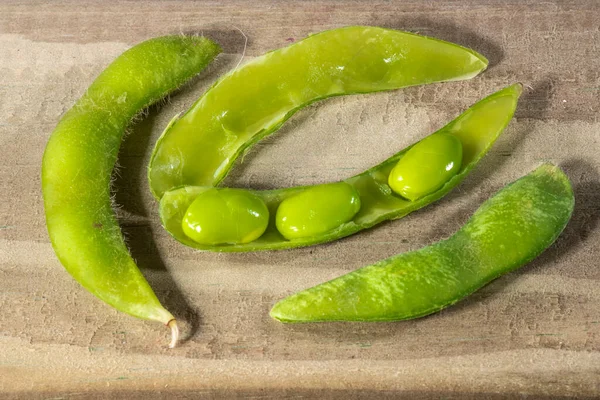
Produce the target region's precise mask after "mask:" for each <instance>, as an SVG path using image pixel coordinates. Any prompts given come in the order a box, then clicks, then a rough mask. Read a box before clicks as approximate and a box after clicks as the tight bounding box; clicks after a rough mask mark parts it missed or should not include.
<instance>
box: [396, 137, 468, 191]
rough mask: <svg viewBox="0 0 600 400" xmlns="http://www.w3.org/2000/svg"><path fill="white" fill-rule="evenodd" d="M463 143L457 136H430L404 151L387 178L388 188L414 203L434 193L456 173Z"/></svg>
mask: <svg viewBox="0 0 600 400" xmlns="http://www.w3.org/2000/svg"><path fill="white" fill-rule="evenodd" d="M461 164H462V144H461V143H460V140H459V139H458V138H457V137H456V136H452V135H446V134H441V135H439V134H438V135H431V136H429V137H427V138H426V139H423V140H421V141H420V142H419V143H417V144H416V145H414V146H413V147H412V148H411V149H410V150H409V151H407V152H406V154H405V155H404V157H402V158H401V159H400V160H399V161H398V164H396V166H395V167H394V169H392V172H391V173H390V176H389V178H388V184H389V185H390V188H392V190H393V191H394V192H396V193H397V194H399V195H400V196H402V197H404V198H406V199H409V200H411V201H415V200H417V199H419V198H421V197H423V196H425V195H428V194H429V193H433V192H435V191H436V190H438V189H439V188H441V187H442V186H444V183H446V182H448V181H449V180H450V178H452V177H453V176H454V175H456V174H457V173H458V171H459V170H460V166H461Z"/></svg>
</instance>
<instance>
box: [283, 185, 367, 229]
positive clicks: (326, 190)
mask: <svg viewBox="0 0 600 400" xmlns="http://www.w3.org/2000/svg"><path fill="white" fill-rule="evenodd" d="M358 210H360V195H359V194H358V191H357V190H356V189H355V188H354V187H353V186H352V185H349V184H347V183H346V182H337V183H329V184H326V185H317V186H313V187H311V188H308V189H306V190H304V191H302V192H300V193H298V194H296V195H294V196H291V197H288V198H287V199H285V200H283V201H282V202H281V204H280V205H279V207H278V208H277V214H276V217H275V223H276V226H277V230H278V231H279V233H281V234H282V235H283V237H285V238H286V239H288V240H293V239H298V238H305V237H313V236H316V235H322V234H324V233H326V232H329V231H331V230H332V229H335V228H338V227H339V226H340V225H342V224H344V223H346V222H348V221H350V220H351V219H352V218H353V217H354V216H355V215H356V213H357V212H358Z"/></svg>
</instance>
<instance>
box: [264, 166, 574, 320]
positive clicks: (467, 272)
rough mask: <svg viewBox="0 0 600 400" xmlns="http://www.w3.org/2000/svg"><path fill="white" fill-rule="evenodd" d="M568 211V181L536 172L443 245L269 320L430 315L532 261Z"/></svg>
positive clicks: (303, 295) (305, 296)
mask: <svg viewBox="0 0 600 400" xmlns="http://www.w3.org/2000/svg"><path fill="white" fill-rule="evenodd" d="M574 204H575V199H574V195H573V190H572V188H571V184H570V182H569V179H568V178H567V176H566V175H565V174H564V173H563V172H562V171H561V170H560V169H559V168H558V167H555V166H554V165H551V164H545V165H542V166H541V167H539V168H537V169H536V170H535V171H533V172H531V173H530V174H529V175H527V176H525V177H523V178H521V179H519V180H517V181H515V182H513V183H512V184H510V185H508V186H506V187H505V188H504V189H502V190H500V191H499V192H498V193H497V194H496V195H495V196H494V197H492V198H490V199H489V200H487V201H486V202H485V203H483V204H482V205H481V207H479V209H478V210H477V212H475V214H474V215H473V216H472V217H471V219H469V221H468V222H467V223H466V224H465V225H464V226H463V227H462V228H461V229H460V230H458V232H456V233H455V234H454V235H452V236H451V237H450V238H448V239H446V240H442V241H440V242H437V243H434V244H432V245H430V246H427V247H423V248H422V249H419V250H416V251H411V252H408V253H403V254H399V255H396V256H393V257H390V258H388V259H386V260H383V261H380V262H378V263H376V264H373V265H369V266H367V267H364V268H361V269H358V270H356V271H353V272H351V273H349V274H346V275H343V276H340V277H339V278H336V279H334V280H332V281H329V282H326V283H323V284H321V285H318V286H315V287H313V288H310V289H307V290H304V291H302V292H299V293H297V294H294V295H292V296H290V297H288V298H286V299H283V300H281V301H280V302H278V303H277V304H275V306H274V307H273V309H272V310H271V316H272V317H273V318H275V319H277V320H279V321H282V322H317V321H395V320H404V319H410V318H417V317H421V316H424V315H428V314H431V313H434V312H436V311H439V310H441V309H443V308H445V307H447V306H449V305H451V304H454V303H456V302H457V301H459V300H460V299H462V298H464V297H465V296H467V295H469V294H471V293H473V292H474V291H476V290H477V289H479V288H481V287H482V286H484V285H486V284H487V283H489V282H491V281H492V280H494V279H496V278H498V277H499V276H501V275H503V274H505V273H508V272H510V271H512V270H514V269H516V268H519V267H520V266H522V265H524V264H526V263H528V262H529V261H531V260H533V259H534V258H535V257H537V256H538V255H539V254H540V253H541V252H542V251H544V249H546V248H547V247H548V246H550V245H551V244H552V243H553V242H554V240H556V238H557V237H558V235H560V233H561V232H562V230H563V229H564V228H565V226H566V224H567V222H568V221H569V219H570V218H571V214H572V212H573V207H574Z"/></svg>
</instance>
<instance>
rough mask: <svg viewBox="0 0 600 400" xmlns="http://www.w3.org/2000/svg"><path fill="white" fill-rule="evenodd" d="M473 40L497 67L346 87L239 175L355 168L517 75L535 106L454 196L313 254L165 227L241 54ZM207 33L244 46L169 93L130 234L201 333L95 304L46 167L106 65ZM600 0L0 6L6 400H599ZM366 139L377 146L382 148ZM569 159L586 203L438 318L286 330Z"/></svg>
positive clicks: (145, 138) (1, 387) (150, 132)
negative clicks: (172, 182) (319, 288)
mask: <svg viewBox="0 0 600 400" xmlns="http://www.w3.org/2000/svg"><path fill="white" fill-rule="evenodd" d="M351 24H364V25H378V26H385V27H391V28H397V29H403V30H409V31H414V32H419V33H422V34H426V35H431V36H435V37H438V38H442V39H446V40H451V41H455V42H457V43H460V44H462V45H466V46H470V47H472V48H474V49H476V50H478V51H480V52H482V53H483V54H485V55H486V56H487V57H488V58H489V59H490V61H491V64H492V66H491V68H490V69H489V70H488V71H486V72H485V73H484V74H483V75H482V76H481V77H478V78H476V79H474V80H472V81H468V82H455V83H448V84H443V85H430V86H425V87H419V88H409V89H406V90H402V91H395V92H389V93H379V94H373V95H366V96H351V97H343V98H336V99H330V100H327V101H325V102H320V103H318V104H315V105H312V106H310V107H308V108H307V109H305V110H303V111H301V112H299V113H298V114H297V115H295V116H294V117H293V118H292V119H291V120H290V121H289V122H287V123H286V125H285V126H284V127H283V128H282V129H281V131H280V132H279V133H278V134H276V135H274V136H273V137H271V138H268V139H267V140H265V141H263V142H261V143H259V144H258V145H257V146H255V148H254V149H253V150H252V151H251V152H250V154H248V155H247V156H246V157H245V158H244V160H243V162H242V163H238V165H237V166H236V168H235V169H234V170H233V171H232V173H231V175H230V177H228V179H227V182H226V183H227V184H228V185H232V186H239V187H252V188H273V187H280V186H292V185H300V184H309V183H318V182H326V181H332V180H336V179H342V178H345V177H347V176H350V175H352V174H354V173H356V172H358V171H361V170H363V169H365V168H367V167H369V166H371V165H374V164H376V163H378V162H379V161H381V160H383V159H385V158H386V157H388V156H389V155H390V154H392V153H393V152H395V151H396V150H397V149H400V148H402V147H404V146H405V145H408V144H410V143H412V142H414V141H415V140H417V139H418V138H420V137H422V136H424V135H425V134H427V133H428V132H431V131H433V130H434V129H436V128H438V127H440V126H442V125H443V124H444V123H445V122H447V121H448V120H450V119H451V118H453V116H455V115H456V114H458V113H459V112H460V111H461V110H463V109H465V108H466V107H468V106H469V105H470V104H471V103H473V102H475V101H476V100H477V99H478V98H480V97H482V96H484V95H485V94H488V93H491V92H492V91H494V90H497V89H499V88H501V87H504V86H507V85H509V84H511V83H513V82H516V81H520V82H523V83H524V84H525V86H526V88H527V90H526V93H525V95H524V96H523V99H522V101H521V103H520V105H519V109H518V112H517V118H516V119H515V120H514V121H513V122H512V123H511V125H510V127H509V128H508V129H507V131H506V133H505V134H504V136H503V137H502V138H501V139H500V140H499V141H498V143H497V144H496V145H495V146H494V148H493V149H492V151H491V153H490V154H489V155H488V156H487V157H486V159H485V160H484V161H483V162H482V163H481V164H480V165H479V166H478V167H477V169H476V170H475V171H474V172H473V174H472V176H471V177H469V178H468V179H467V180H466V181H465V182H464V184H463V185H461V186H460V187H459V188H458V189H457V190H455V191H454V192H453V193H451V194H450V195H449V196H448V197H446V198H445V199H443V200H442V201H440V202H439V203H437V204H435V205H433V206H430V207H428V208H426V209H424V210H422V211H419V212H417V213H415V214H413V215H411V216H409V217H407V218H405V219H402V220H400V221H395V222H391V223H386V224H383V225H381V226H379V227H376V228H374V229H372V230H369V231H367V232H363V233H361V234H359V235H355V236H353V237H350V238H347V239H344V240H341V241H338V242H335V243H331V244H327V245H322V246H316V247H312V248H306V249H298V250H290V251H280V252H263V253H254V254H211V253H199V252H195V251H192V250H191V249H188V248H185V247H183V246H181V245H180V244H178V243H177V242H175V241H174V240H173V239H172V238H171V237H170V236H169V235H168V234H167V233H166V232H165V231H164V230H163V229H162V228H161V227H160V223H159V220H158V216H157V214H156V203H155V202H154V200H153V199H152V197H151V195H150V193H149V190H148V185H147V182H146V178H145V168H146V165H147V162H148V159H149V155H150V152H151V149H152V146H153V144H154V142H155V141H156V139H157V138H158V136H159V135H160V133H161V132H162V130H163V129H164V127H165V126H166V124H167V122H168V121H169V120H170V118H171V117H172V116H173V115H174V114H176V113H177V112H180V111H182V110H185V109H186V108H187V107H189V105H191V104H192V103H193V101H194V100H195V99H196V98H197V97H198V96H199V95H200V94H201V93H202V92H203V90H204V89H206V88H207V87H208V86H209V85H210V84H211V83H212V82H214V80H215V79H216V78H217V77H218V76H220V75H221V74H223V73H224V72H225V71H227V70H229V69H230V68H232V67H234V66H235V65H236V64H237V63H238V62H239V60H240V58H241V57H242V53H243V51H244V37H243V36H242V35H241V33H240V30H241V31H243V32H244V34H245V35H246V36H247V37H248V39H249V40H248V46H247V48H246V50H245V54H244V57H243V60H247V59H250V58H251V57H254V56H257V55H259V54H261V53H263V52H265V51H268V50H270V49H273V48H277V47H281V46H285V45H287V44H288V43H289V42H290V39H294V40H295V39H298V38H302V37H304V36H306V35H307V34H309V33H311V32H316V31H320V30H323V29H328V28H333V27H338V26H343V25H351ZM179 32H188V33H191V32H194V33H200V34H205V35H207V36H210V37H212V38H214V39H215V40H218V41H219V42H220V43H221V44H222V45H223V47H224V49H225V54H223V55H222V56H220V57H219V59H218V60H217V62H215V63H214V65H212V66H211V67H210V68H209V70H208V71H206V72H205V73H203V74H202V75H201V76H200V77H199V78H198V79H196V80H195V81H194V82H192V83H191V84H189V85H188V86H186V87H185V88H183V89H182V90H180V91H179V92H178V93H176V94H174V95H172V96H171V97H170V100H169V101H168V102H166V103H165V104H163V105H161V106H156V107H152V108H151V109H150V110H149V112H148V115H146V116H145V117H144V118H143V119H141V120H140V121H139V122H137V123H136V124H135V125H134V126H133V127H132V128H131V132H130V134H129V135H128V136H127V138H126V141H125V143H124V146H123V149H122V151H121V154H120V164H121V166H122V167H121V169H120V177H119V178H118V179H117V181H116V184H115V188H116V191H117V195H116V196H117V197H116V199H117V202H118V203H119V204H121V205H122V206H123V207H122V209H121V210H120V211H119V217H120V219H121V221H122V226H123V230H124V232H125V234H126V236H127V239H128V243H129V246H130V248H131V251H132V253H133V254H134V256H135V258H136V259H137V260H138V262H139V265H140V267H141V268H142V269H143V271H144V273H145V274H146V275H147V277H148V279H149V281H150V283H151V285H152V286H153V287H154V288H155V289H156V291H157V295H158V296H159V298H160V299H161V300H162V301H163V302H164V303H165V304H166V306H167V307H168V308H169V309H171V310H172V311H173V312H174V313H175V314H176V316H177V317H178V318H180V319H181V320H182V327H183V331H184V333H185V336H186V340H185V342H184V343H183V344H182V345H181V346H180V347H179V348H176V349H173V350H168V349H165V343H167V340H168V337H167V336H168V332H167V331H166V330H165V329H164V327H161V326H159V325H157V324H153V323H149V322H142V321H138V320H135V319H133V318H130V317H128V316H126V315H123V314H120V313H118V312H116V311H114V310H112V309H111V308H109V307H107V306H105V305H104V304H103V303H101V302H100V301H98V300H96V299H95V298H94V297H93V296H92V295H90V294H88V293H87V292H86V291H85V290H84V289H82V288H81V287H80V286H79V285H78V284H77V283H76V282H74V281H73V280H72V278H71V277H70V276H69V275H68V274H67V273H66V272H65V271H64V269H63V268H62V266H61V265H60V263H59V262H58V260H57V259H56V257H55V256H54V253H53V251H52V248H51V246H50V243H49V240H48V238H47V233H46V228H45V222H44V214H43V204H42V199H41V191H40V179H39V171H40V162H41V157H42V153H43V149H44V146H45V143H46V141H47V139H48V136H49V135H50V133H51V131H52V129H53V127H54V125H55V124H56V122H57V121H58V119H59V118H60V116H61V115H62V113H64V112H65V111H66V110H67V109H68V108H69V107H70V106H71V105H72V104H73V102H74V101H75V100H76V99H77V98H78V97H79V96H80V95H81V94H82V93H83V92H84V90H85V88H86V87H87V86H88V85H89V84H90V82H91V81H92V80H93V79H94V77H95V76H96V75H97V74H98V73H99V72H100V71H101V70H102V69H103V68H104V67H105V66H106V65H108V63H110V61H111V60H113V59H114V58H115V57H116V56H117V55H119V54H120V53H121V52H122V51H124V50H125V49H127V48H128V47H130V46H131V45H133V44H134V43H137V42H139V41H142V40H144V39H147V38H149V37H152V36H158V35H163V34H170V33H179ZM599 43H600V4H599V3H598V2H596V1H594V0H588V1H550V2H537V1H532V0H528V1H519V2H517V1H500V0H493V1H481V0H458V1H439V2H430V1H417V0H409V1H403V2H399V1H398V2H394V1H374V2H368V1H349V2H335V1H304V2H286V3H283V2H277V1H254V2H243V1H230V2H214V1H213V2H186V1H181V0H174V1H167V0H164V1H158V0H156V1H144V2H122V1H116V0H110V1H103V2H92V1H89V2H76V1H65V0H59V1H54V2H51V3H48V2H44V1H23V0H20V1H16V0H9V1H4V2H2V3H1V4H0V144H1V147H0V148H1V149H2V157H0V185H1V187H2V188H3V189H4V190H3V191H2V194H0V196H1V197H0V306H2V310H3V311H2V312H1V313H0V344H1V345H2V349H3V350H2V351H1V352H0V394H2V396H0V397H2V398H40V399H41V398H52V397H66V398H75V399H77V398H104V397H107V396H111V398H129V399H131V398H144V399H146V398H190V397H193V398H216V397H238V398H247V397H248V398H249V397H259V396H261V397H265V398H277V399H279V398H292V397H293V398H296V397H299V396H302V397H309V398H345V399H348V398H350V399H352V398H369V397H379V398H386V397H389V398H395V397H396V396H397V395H404V396H405V397H407V398H437V397H445V398H458V397H461V398H502V397H510V396H519V395H520V396H526V397H532V398H557V397H559V396H579V397H594V396H600V290H599V289H598V283H599V281H600V268H598V259H599V257H600V227H599V226H598V218H599V216H600V155H599V154H600V121H599V119H598V115H599V112H600V72H598V71H600V57H598V54H599V52H598V51H599V50H600V49H599ZM365 149H367V150H365ZM544 160H547V161H552V162H555V163H558V164H559V165H561V166H562V167H563V168H564V169H565V171H566V172H567V174H568V175H569V177H570V178H571V179H572V182H573V185H574V188H575V192H576V197H577V204H576V210H575V213H574V216H573V219H572V221H571V223H570V224H569V226H568V227H567V229H566V231H565V232H564V234H563V235H562V236H561V237H560V238H559V240H558V241H557V242H556V243H555V245H553V246H552V247H551V248H550V249H549V250H548V251H546V252H545V253H544V254H543V255H542V256H541V257H540V258H538V259H537V260H535V261H534V262H532V263H531V264H529V265H528V266H526V267H524V268H523V269H521V270H519V271H517V272H515V273H512V274H510V275H508V276H505V277H503V278H501V279H499V280H497V281H495V282H494V283H492V284H490V285H489V286H487V287H485V288H484V289H482V290H481V291H479V292H477V293H476V294H474V295H473V296H471V297H469V298H468V299H466V300H465V301H463V302H461V303H459V304H458V305H456V306H454V307H452V308H450V309H447V310H445V311H443V312H441V313H438V314H436V315H433V316H430V317H427V318H423V319H419V320H414V321H405V322H400V323H379V324H359V323H352V324H343V323H335V324H314V325H301V326H286V325H282V324H279V323H277V322H275V321H273V320H271V319H270V318H269V316H268V311H269V309H270V306H271V305H272V304H273V303H274V302H275V301H277V300H278V299H280V298H282V297H283V296H285V295H287V294H290V293H292V292H294V291H297V290H300V289H303V288H306V287H309V286H311V285H314V284H317V283H319V282H322V281H324V280H327V279H331V278H333V277H336V276H339V275H340V274H343V273H345V272H348V271H351V270H353V269H355V268H358V267H360V266H363V265H366V264H369V263H372V262H374V261H376V260H379V259H382V258H385V257H388V256H390V255H392V254H397V253H399V252H402V251H408V250H412V249H417V248H419V247H422V246H425V245H427V244H429V243H431V242H433V241H435V240H439V239H441V238H444V237H447V236H449V235H450V234H452V233H453V232H454V231H455V230H456V229H458V227H459V226H460V225H461V224H462V223H464V222H465V221H466V220H467V219H468V217H469V215H471V213H472V212H473V211H474V210H475V209H476V208H477V207H478V205H479V204H481V202H482V201H484V200H485V199H486V198H488V197H489V196H490V195H491V194H492V193H494V192H495V191H496V190H498V189H499V188H500V187H502V186H503V185H504V184H506V183H508V182H510V181H512V180H514V179H516V178H517V177H519V176H521V175H524V174H525V173H527V172H529V171H530V170H531V169H533V168H534V167H535V166H537V165H538V164H539V163H540V162H541V161H544Z"/></svg>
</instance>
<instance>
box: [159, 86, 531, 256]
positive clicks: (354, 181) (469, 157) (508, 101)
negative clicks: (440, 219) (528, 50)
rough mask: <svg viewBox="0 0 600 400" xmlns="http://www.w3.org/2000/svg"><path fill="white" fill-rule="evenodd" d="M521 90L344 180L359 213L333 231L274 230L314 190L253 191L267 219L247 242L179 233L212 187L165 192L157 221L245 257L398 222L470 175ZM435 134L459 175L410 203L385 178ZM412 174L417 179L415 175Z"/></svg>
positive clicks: (487, 102) (495, 97) (486, 102)
mask: <svg viewBox="0 0 600 400" xmlns="http://www.w3.org/2000/svg"><path fill="white" fill-rule="evenodd" d="M521 91H522V88H521V85H520V84H515V85H511V86H508V87H506V88H504V89H502V90H499V91H498V92H496V93H493V94H491V95H490V96H488V97H486V98H484V99H482V100H480V101H479V102H477V103H476V104H474V105H473V106H471V107H470V108H469V109H467V110H466V111H465V112H463V113H462V114H461V115H459V116H458V117H457V118H455V119H454V120H453V121H451V122H449V123H448V124H447V125H446V126H444V127H442V128H441V129H439V130H438V131H437V132H434V133H432V134H431V135H429V136H427V137H426V138H424V139H423V140H422V141H420V142H417V144H414V145H412V146H409V147H407V148H405V149H403V150H401V151H399V152H398V153H396V154H394V155H392V156H391V157H390V158H388V159H387V160H384V161H383V162H381V163H380V164H378V165H376V166H374V167H373V168H370V169H368V170H367V171H364V172H362V173H360V174H358V175H355V176H353V177H350V178H348V179H346V180H344V181H343V182H344V183H345V184H348V185H350V186H352V187H353V188H354V189H355V190H356V191H357V192H358V194H359V196H360V209H359V210H358V212H357V213H356V214H355V215H354V216H353V217H352V218H351V219H350V220H348V221H346V222H343V223H341V224H340V225H339V226H337V227H335V228H333V229H331V230H327V231H321V232H320V233H315V234H313V235H308V236H303V237H294V238H291V239H289V238H286V237H285V236H284V235H282V234H281V232H280V231H279V230H278V229H277V223H276V214H277V210H278V208H279V206H280V204H282V203H284V202H285V201H286V200H287V199H289V198H292V197H295V196H298V195H300V194H301V193H303V192H305V191H309V190H312V188H314V186H304V187H291V188H282V189H274V190H264V191H259V190H252V191H251V192H252V193H253V194H255V195H256V196H258V197H260V198H261V199H262V200H263V201H264V202H265V204H266V205H267V207H268V209H269V213H270V216H271V218H270V221H269V225H268V227H267V229H266V231H265V233H264V234H263V235H261V236H260V237H259V238H258V239H256V240H254V241H252V242H249V243H238V244H235V245H231V244H221V245H206V244H201V243H197V242H195V241H193V240H191V239H190V238H189V237H188V236H187V235H186V234H185V233H184V232H183V230H182V225H181V224H182V219H183V218H184V216H185V213H186V210H187V209H188V207H189V206H190V204H191V203H192V202H193V201H194V200H195V199H196V197H197V196H198V195H199V194H200V193H202V192H204V191H206V190H208V189H209V188H211V187H212V186H183V187H180V188H176V189H173V190H170V191H168V192H166V193H165V194H164V196H163V197H162V198H161V200H160V204H159V212H160V218H161V222H162V224H163V226H164V227H165V229H166V230H167V231H168V232H169V233H170V234H171V235H172V236H173V237H174V238H175V239H177V240H178V241H180V242H181V243H183V244H185V245H186V246H190V247H193V248H196V249H200V250H210V251H219V252H243V251H258V250H279V249H290V248H295V247H302V246H311V245H315V244H319V243H326V242H330V241H333V240H337V239H340V238H343V237H346V236H349V235H352V234H354V233H356V232H359V231H361V230H363V229H368V228H370V227H372V226H374V225H377V224H379V223H381V222H383V221H387V220H393V219H398V218H402V217H404V216H405V215H407V214H409V213H411V212H413V211H415V210H418V209H420V208H422V207H425V206H427V205H428V204H431V203H433V202H434V201H436V200H439V199H441V198H442V197H444V196H445V195H446V194H447V193H449V192H450V191H451V190H452V189H453V188H455V187H456V186H457V185H459V184H460V183H461V182H462V181H463V180H464V179H465V178H466V177H467V176H468V174H469V172H471V170H472V169H473V168H475V166H476V165H477V164H478V163H479V162H480V161H481V159H482V158H483V157H484V156H485V154H486V153H487V152H488V151H489V150H490V148H491V147H492V145H493V144H494V142H495V141H496V139H497V138H498V137H499V136H500V134H501V133H502V131H503V130H504V128H505V127H506V126H507V125H508V123H509V122H510V120H511V119H512V116H513V113H514V111H515V109H516V107H517V102H518V99H519V96H520V95H521ZM435 135H450V136H453V137H454V138H456V139H457V140H459V141H460V143H461V149H462V163H461V165H460V168H459V169H458V171H457V172H456V173H455V174H453V175H448V176H446V177H445V179H448V180H447V181H445V182H444V183H443V184H442V186H441V187H439V188H437V189H436V190H434V191H433V192H431V193H428V194H426V195H423V196H422V197H420V198H418V199H416V200H414V201H410V200H407V199H406V198H404V197H402V196H400V195H398V194H396V193H394V191H393V190H392V189H391V188H390V186H389V176H390V174H391V172H392V170H393V169H394V167H395V166H396V165H397V164H398V162H399V161H400V160H402V159H403V157H405V155H407V154H408V153H409V152H410V151H411V149H412V148H414V147H415V146H418V144H419V143H422V142H423V141H425V140H428V139H427V138H431V137H433V136H435ZM415 173H417V178H418V171H415ZM308 206H310V205H307V208H310V207H308ZM338 222H339V221H338Z"/></svg>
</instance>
